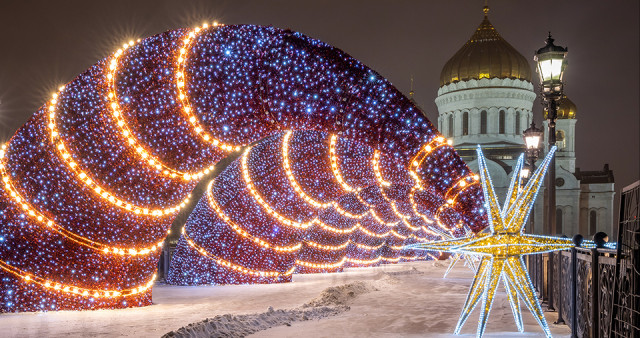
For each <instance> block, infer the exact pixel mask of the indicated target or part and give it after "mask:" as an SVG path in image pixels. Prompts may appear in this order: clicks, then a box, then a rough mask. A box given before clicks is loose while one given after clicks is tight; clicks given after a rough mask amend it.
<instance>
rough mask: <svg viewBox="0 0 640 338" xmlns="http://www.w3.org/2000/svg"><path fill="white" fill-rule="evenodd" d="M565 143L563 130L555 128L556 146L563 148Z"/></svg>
mask: <svg viewBox="0 0 640 338" xmlns="http://www.w3.org/2000/svg"><path fill="white" fill-rule="evenodd" d="M566 145H567V143H566V140H565V138H564V130H556V146H558V149H563V148H564V147H566Z"/></svg>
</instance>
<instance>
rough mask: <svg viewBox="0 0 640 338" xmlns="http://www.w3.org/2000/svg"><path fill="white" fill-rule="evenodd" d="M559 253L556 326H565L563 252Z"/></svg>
mask: <svg viewBox="0 0 640 338" xmlns="http://www.w3.org/2000/svg"><path fill="white" fill-rule="evenodd" d="M556 252H557V253H558V276H557V277H558V278H557V279H558V281H557V283H558V319H557V320H556V322H555V323H554V324H565V322H564V310H565V308H564V304H562V303H563V299H562V293H563V290H562V287H563V285H562V280H563V279H564V276H563V275H562V251H556Z"/></svg>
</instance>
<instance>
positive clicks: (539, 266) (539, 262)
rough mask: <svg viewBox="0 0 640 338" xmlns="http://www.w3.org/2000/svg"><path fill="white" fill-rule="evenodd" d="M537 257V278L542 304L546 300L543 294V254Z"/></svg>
mask: <svg viewBox="0 0 640 338" xmlns="http://www.w3.org/2000/svg"><path fill="white" fill-rule="evenodd" d="M539 256H540V260H539V261H538V268H539V269H540V275H539V276H538V282H540V300H541V301H543V302H544V301H545V299H546V298H547V297H546V295H545V293H544V254H542V255H539Z"/></svg>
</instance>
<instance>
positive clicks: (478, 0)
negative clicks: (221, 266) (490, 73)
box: [0, 0, 640, 207]
mask: <svg viewBox="0 0 640 338" xmlns="http://www.w3.org/2000/svg"><path fill="white" fill-rule="evenodd" d="M483 5H484V2H483V1H482V0H474V1H469V0H465V1H439V2H435V1H424V0H413V1H409V0H387V1H371V0H370V1H347V0H341V1H301V0H288V1H285V0H281V1H240V0H237V1H204V0H202V1H177V0H176V1H169V0H156V1H150V0H149V1H135V0H127V1H115V0H109V1H88V0H83V1H64V0H61V1H24V0H13V1H9V0H3V1H2V2H0V31H1V32H2V33H1V34H0V46H2V47H1V49H0V65H1V66H0V100H1V103H0V139H2V140H3V141H4V140H6V139H7V138H8V137H10V136H11V135H12V134H13V133H14V131H15V130H16V129H17V128H18V127H20V126H21V125H22V124H23V123H24V122H25V121H26V120H27V119H28V118H29V117H30V116H31V114H32V113H33V112H34V111H35V110H36V108H37V107H39V106H40V105H42V104H43V103H44V102H45V100H46V99H47V98H49V96H50V95H51V93H52V92H53V91H54V90H55V88H57V87H58V86H60V85H61V84H64V83H67V82H69V81H71V80H72V79H73V78H74V77H75V76H76V75H78V74H80V73H81V72H82V71H84V70H85V69H87V68H88V67H90V66H91V65H92V64H94V63H96V62H97V61H98V60H99V59H102V58H104V57H107V56H108V55H109V54H110V53H112V52H113V51H114V50H115V49H117V48H118V46H119V45H121V44H122V43H123V42H125V41H129V40H130V39H132V38H135V39H137V38H145V37H148V36H151V35H154V34H157V33H160V32H163V31H166V30H170V29H175V28H181V27H192V26H195V25H199V24H202V23H203V22H205V21H207V22H211V21H213V20H218V21H220V22H223V23H225V24H258V25H273V26H276V27H281V28H290V29H292V30H295V31H299V32H302V33H303V34H306V35H309V36H311V37H313V38H317V39H319V40H322V41H324V42H327V43H329V44H331V45H333V46H336V47H338V48H340V49H343V50H344V51H346V52H347V53H349V54H351V55H352V56H354V57H355V58H356V59H358V60H360V61H362V62H363V63H364V64H366V65H367V66H369V67H371V68H373V69H374V70H376V71H378V72H379V73H380V74H382V75H383V76H384V77H386V78H387V79H389V80H390V81H391V82H392V83H393V84H394V85H396V86H397V87H398V88H399V89H400V90H401V91H402V92H404V93H406V94H408V93H409V90H410V88H409V86H410V80H409V79H410V77H411V76H412V75H413V77H414V79H415V82H414V91H415V93H416V94H415V99H416V100H417V102H418V104H419V105H420V106H421V107H422V108H423V109H424V110H425V111H426V112H427V116H428V117H429V119H430V120H431V121H433V122H434V124H437V108H436V106H435V104H434V102H433V101H434V99H435V97H436V93H437V89H438V85H439V78H440V71H441V69H442V67H443V66H444V64H445V63H446V61H447V60H448V59H449V58H450V57H451V56H453V54H454V53H455V52H456V51H457V50H458V49H459V48H460V47H462V45H463V44H464V43H465V42H466V41H467V39H468V38H469V37H470V36H471V34H473V32H474V30H475V29H476V27H477V26H478V25H479V24H480V22H481V21H482V18H483V14H482V6H483ZM489 5H490V7H491V12H490V13H489V19H490V20H491V22H492V23H493V25H494V26H495V27H496V29H497V30H498V32H499V33H500V34H501V35H502V36H503V37H504V38H505V39H506V40H507V41H508V42H509V43H511V44H512V45H513V46H514V47H515V48H516V49H517V50H518V51H519V52H520V53H522V54H523V55H524V56H525V57H526V58H528V59H529V60H531V61H530V63H531V67H532V69H533V60H532V59H533V54H534V51H535V50H536V49H538V48H540V47H542V46H544V39H545V38H546V35H547V32H548V31H551V32H552V34H553V36H554V38H555V39H556V44H558V45H561V46H568V48H569V56H568V58H569V66H568V68H567V71H566V76H565V79H566V86H565V92H566V94H567V95H568V96H569V98H570V99H571V100H572V101H573V102H574V103H575V104H576V105H577V107H578V114H577V117H578V123H577V126H576V129H577V131H576V133H577V140H576V143H577V166H578V167H580V168H581V170H601V169H602V167H603V164H604V163H609V164H610V166H611V169H613V170H614V175H615V178H616V191H617V192H618V193H619V191H620V189H621V188H622V187H624V186H626V185H629V184H631V183H632V182H633V181H635V180H637V179H638V178H639V176H640V174H639V172H640V168H639V161H640V159H639V157H640V156H639V155H640V139H639V136H638V134H639V130H640V107H639V96H640V94H639V93H640V88H639V83H640V80H639V78H640V77H639V75H640V74H639V72H640V71H639V63H640V61H639V60H640V54H639V47H638V46H639V40H640V33H639V31H640V27H639V24H638V22H639V17H640V9H639V2H638V1H637V0H615V1H595V0H589V1H584V0H583V1H577V0H572V1H513V0H511V1H507V0H502V1H496V0H492V1H490V2H489ZM533 81H534V83H536V84H537V81H538V78H537V75H536V74H535V73H534V78H533ZM533 109H534V114H535V119H536V123H538V122H540V121H541V120H542V106H541V105H540V104H539V102H538V101H536V103H535V104H534V108H533ZM538 125H540V124H538ZM616 207H617V206H616Z"/></svg>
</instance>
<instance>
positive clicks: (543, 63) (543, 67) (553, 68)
mask: <svg viewBox="0 0 640 338" xmlns="http://www.w3.org/2000/svg"><path fill="white" fill-rule="evenodd" d="M545 42H546V45H545V46H544V47H542V48H540V49H538V51H537V52H536V55H535V57H534V60H535V61H536V63H537V66H536V71H537V73H538V76H539V77H540V92H541V94H542V99H543V104H544V105H545V111H546V116H545V118H546V119H547V121H548V126H549V130H548V132H549V133H548V143H549V148H551V147H553V146H554V145H555V144H556V117H557V116H558V100H559V99H560V98H561V97H562V91H563V89H564V88H563V87H564V83H563V81H562V80H563V77H564V70H565V68H566V67H567V61H566V56H567V48H564V47H560V46H556V45H554V44H553V38H552V37H551V32H549V37H548V38H547V40H546V41H545ZM555 182H556V165H555V157H554V159H553V160H552V163H551V164H550V165H549V174H548V175H547V193H548V197H549V199H548V201H549V204H548V205H549V212H548V222H547V229H546V231H545V232H546V233H547V234H549V235H555V234H556V233H557V229H556V189H555V188H556V185H555Z"/></svg>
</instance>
